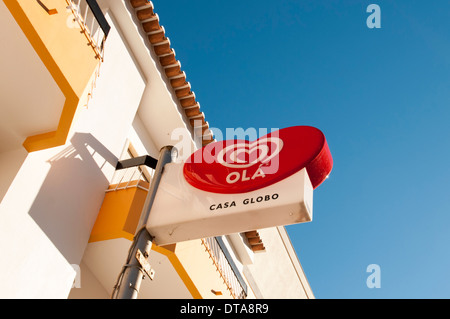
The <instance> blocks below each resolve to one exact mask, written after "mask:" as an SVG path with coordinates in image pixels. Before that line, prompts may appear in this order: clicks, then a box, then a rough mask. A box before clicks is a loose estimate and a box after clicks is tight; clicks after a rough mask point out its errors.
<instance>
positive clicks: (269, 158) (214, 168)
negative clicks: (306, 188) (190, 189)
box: [183, 126, 333, 194]
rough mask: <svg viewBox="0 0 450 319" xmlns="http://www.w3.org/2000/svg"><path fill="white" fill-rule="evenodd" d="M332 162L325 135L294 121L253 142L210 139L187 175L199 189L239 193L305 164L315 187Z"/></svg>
mask: <svg viewBox="0 0 450 319" xmlns="http://www.w3.org/2000/svg"><path fill="white" fill-rule="evenodd" d="M332 167H333V159H332V157H331V153H330V150H329V148H328V144H327V141H326V139H325V136H324V134H323V133H322V132H321V131H320V130H318V129H317V128H314V127H311V126H294V127H288V128H284V129H281V130H278V131H275V132H271V133H269V134H267V135H265V136H263V137H261V138H259V139H258V140H256V141H253V142H249V141H245V140H232V141H219V142H215V143H211V144H209V145H207V146H205V147H203V148H202V149H200V150H198V151H196V152H194V153H193V154H192V155H191V156H190V157H189V159H188V160H187V161H186V163H185V164H184V168H183V174H184V177H185V179H186V181H187V182H188V183H189V184H190V185H192V186H194V187H195V188H198V189H200V190H203V191H207V192H213V193H220V194H239V193H246V192H251V191H254V190H257V189H261V188H263V187H266V186H269V185H272V184H274V183H276V182H279V181H281V180H283V179H285V178H287V177H289V176H291V175H293V174H295V173H296V172H298V171H300V170H301V169H303V168H306V171H307V173H308V176H309V179H310V181H311V184H312V186H313V188H314V189H315V188H316V187H317V186H319V185H320V184H321V183H322V182H323V181H324V180H325V179H326V177H327V176H328V174H330V172H331V169H332Z"/></svg>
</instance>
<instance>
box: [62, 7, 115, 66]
mask: <svg viewBox="0 0 450 319" xmlns="http://www.w3.org/2000/svg"><path fill="white" fill-rule="evenodd" d="M66 2H67V4H68V7H67V8H68V9H70V10H72V13H73V14H74V20H75V21H77V22H78V23H79V25H80V27H81V30H82V31H83V33H84V34H85V35H86V38H87V39H88V41H89V44H90V45H91V46H92V48H93V49H94V51H95V53H96V56H97V58H99V59H101V60H103V50H104V45H105V40H106V38H107V36H108V33H109V31H110V30H111V26H110V25H109V23H108V21H107V20H106V18H105V16H104V15H103V12H102V10H101V9H100V7H99V5H98V3H97V1H96V0H66Z"/></svg>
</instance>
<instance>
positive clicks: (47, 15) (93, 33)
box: [0, 0, 110, 153]
mask: <svg viewBox="0 0 450 319" xmlns="http://www.w3.org/2000/svg"><path fill="white" fill-rule="evenodd" d="M68 7H69V9H70V10H68V9H67V8H68ZM0 26H1V29H2V30H4V31H5V32H2V34H1V36H0V40H1V41H2V43H8V44H9V45H7V46H5V47H4V48H3V49H2V51H1V52H0V69H1V70H2V75H1V76H0V84H1V85H0V93H1V94H0V96H1V98H0V102H1V107H0V109H1V111H2V114H8V116H4V119H3V120H0V124H2V127H3V128H5V129H4V133H3V132H2V137H0V141H1V143H0V153H1V152H4V151H9V150H15V149H18V148H19V147H21V146H22V145H23V147H24V148H25V149H26V150H27V151H28V152H33V151H38V150H43V149H47V148H51V147H55V146H60V145H63V144H65V143H66V141H67V138H68V135H69V132H70V130H71V128H72V127H73V122H74V118H75V115H76V113H77V110H79V107H83V106H85V105H86V104H87V101H88V100H89V96H90V93H91V90H92V88H93V86H94V83H93V82H94V79H95V78H96V76H95V75H96V74H98V73H97V71H98V68H99V64H100V62H101V61H102V59H103V52H104V49H105V39H106V36H107V35H108V32H109V30H110V26H109V25H108V23H107V20H106V18H105V16H104V15H103V13H102V12H101V10H100V8H99V6H98V5H97V2H96V1H94V0H76V1H71V0H4V1H1V3H0ZM24 88H26V94H24Z"/></svg>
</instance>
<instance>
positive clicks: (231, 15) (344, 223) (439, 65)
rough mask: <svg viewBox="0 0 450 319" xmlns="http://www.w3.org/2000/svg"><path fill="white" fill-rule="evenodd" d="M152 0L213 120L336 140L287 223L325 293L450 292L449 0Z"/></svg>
mask: <svg viewBox="0 0 450 319" xmlns="http://www.w3.org/2000/svg"><path fill="white" fill-rule="evenodd" d="M153 3H154V5H155V11H156V12H157V13H158V15H159V17H160V22H161V24H162V25H163V26H164V27H165V29H166V34H167V36H168V37H169V38H170V40H171V44H172V46H173V48H174V49H175V51H176V54H177V59H179V60H180V61H181V64H182V69H183V70H184V71H185V72H186V74H187V79H188V81H189V82H190V83H191V85H192V88H193V90H194V91H195V93H196V97H197V100H198V101H199V102H200V104H201V108H202V111H203V112H205V114H206V118H207V120H208V122H209V123H210V126H212V127H216V128H219V129H221V130H223V131H224V132H225V129H226V128H227V127H230V128H238V127H242V128H250V127H254V128H269V129H270V128H283V127H288V126H295V125H311V126H315V127H317V128H319V129H320V130H322V131H323V132H324V134H325V136H326V138H327V140H328V144H329V147H330V150H331V152H332V155H333V159H334V168H333V171H332V173H331V175H330V178H329V179H328V180H327V181H326V182H324V184H322V185H321V186H320V187H319V188H318V189H316V191H315V193H314V217H313V222H311V223H307V224H300V225H295V226H288V227H287V229H288V232H289V235H290V237H291V240H292V242H293V245H294V247H295V249H296V251H297V254H298V256H299V260H300V262H301V264H302V266H303V269H304V271H305V273H306V276H307V278H308V281H309V283H310V285H311V287H312V289H313V292H314V294H315V296H316V298H450V187H449V184H450V169H449V167H448V163H449V158H450V142H449V141H450V128H449V120H450V19H449V16H450V1H448V0H434V1H426V0H420V1H418V0H389V1H378V0H376V1H375V0H374V1H364V0H295V1H294V0H290V1H288V0H277V1H265V0H245V1H237V0H230V1H218V0H190V1H188V0H171V1H160V0H153ZM371 3H374V4H378V5H379V7H380V10H381V28H373V29H370V28H368V26H367V24H366V19H367V17H368V16H369V15H370V13H367V12H366V9H367V6H368V5H369V4H371ZM370 264H377V265H379V266H380V270H381V277H380V279H381V287H380V288H372V289H369V288H368V287H367V285H366V278H367V277H368V276H369V275H370V273H368V272H366V268H367V266H368V265H370Z"/></svg>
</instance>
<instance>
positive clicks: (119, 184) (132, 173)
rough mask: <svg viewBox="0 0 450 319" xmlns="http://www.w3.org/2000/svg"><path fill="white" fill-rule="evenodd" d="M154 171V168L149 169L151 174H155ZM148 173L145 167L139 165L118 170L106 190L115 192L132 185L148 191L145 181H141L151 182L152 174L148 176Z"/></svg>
mask: <svg viewBox="0 0 450 319" xmlns="http://www.w3.org/2000/svg"><path fill="white" fill-rule="evenodd" d="M153 172H154V170H153V169H150V170H148V173H149V174H153ZM148 173H147V174H145V173H144V171H143V169H141V168H140V167H138V166H136V167H129V168H126V169H123V170H118V171H116V172H115V173H114V176H113V178H112V181H111V183H110V187H109V188H108V189H107V190H106V192H113V191H118V190H123V189H128V188H132V187H137V188H140V189H142V190H145V191H148V188H147V187H145V186H144V185H145V183H144V185H143V184H142V183H140V182H141V181H142V182H146V183H148V184H150V182H149V179H151V177H152V176H150V177H147V176H146V175H148Z"/></svg>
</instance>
